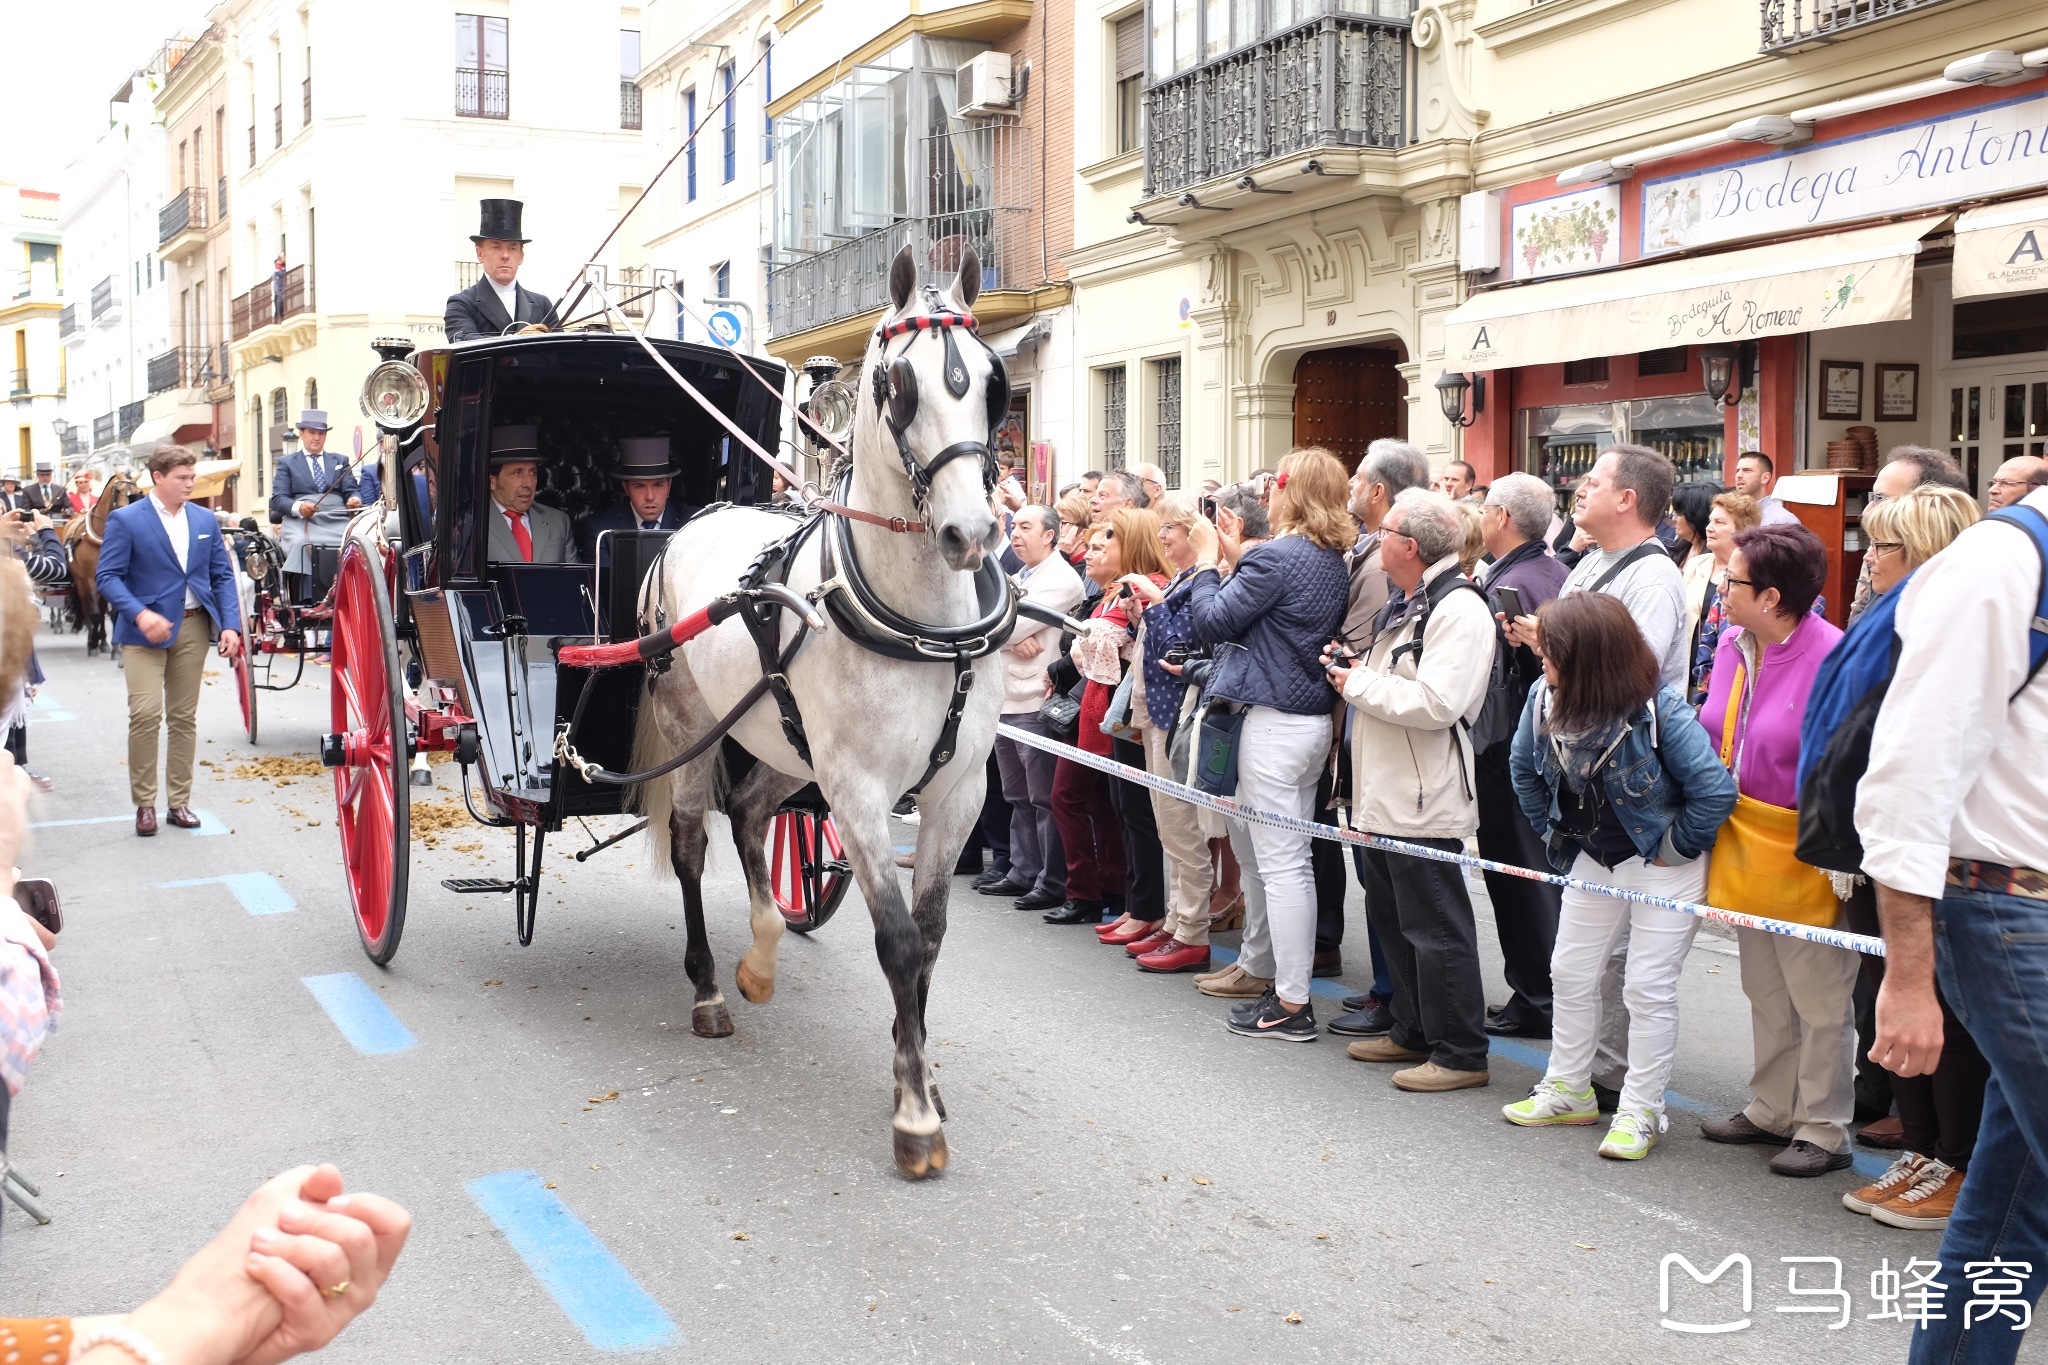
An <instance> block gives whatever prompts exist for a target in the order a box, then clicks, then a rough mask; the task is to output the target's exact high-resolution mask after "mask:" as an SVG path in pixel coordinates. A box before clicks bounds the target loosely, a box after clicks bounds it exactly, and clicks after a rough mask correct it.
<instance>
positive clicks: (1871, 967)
mask: <svg viewBox="0 0 2048 1365" xmlns="http://www.w3.org/2000/svg"><path fill="white" fill-rule="evenodd" d="M1842 908H1843V912H1844V917H1845V919H1846V920H1847V923H1848V928H1849V932H1850V933H1852V934H1866V935H1868V936H1870V937H1871V938H1877V937H1880V936H1881V934H1882V933H1883V930H1882V929H1880V928H1879V926H1878V922H1877V892H1876V890H1875V889H1874V888H1872V886H1871V885H1870V883H1869V882H1868V881H1863V882H1859V883H1857V885H1856V889H1855V890H1854V891H1852V892H1851V893H1850V894H1849V899H1848V900H1847V901H1845V902H1843V906H1842ZM1883 984H1884V959H1883V958H1881V957H1872V956H1870V955H1869V954H1867V953H1866V954H1865V955H1864V957H1863V967H1862V970H1860V971H1858V972H1857V973H1856V992H1855V995H1854V996H1853V997H1852V998H1853V1000H1854V1002H1855V1006H1856V1115H1857V1119H1858V1121H1859V1122H1864V1123H1869V1122H1874V1121H1875V1120H1877V1119H1881V1118H1883V1117H1884V1116H1885V1115H1887V1114H1889V1113H1891V1112H1892V1098H1893V1089H1892V1073H1891V1072H1889V1071H1886V1070H1885V1069H1884V1068H1883V1067H1881V1066H1879V1065H1878V1064H1877V1063H1876V1062H1873V1061H1871V1060H1870V1049H1871V1048H1872V1047H1874V1046H1876V1044H1877V988H1878V987H1879V986H1881V985H1883ZM1943 1008H1944V1009H1946V1008H1947V1006H1943ZM1979 1098H1980V1099H1981V1094H1980V1096H1979Z"/></svg>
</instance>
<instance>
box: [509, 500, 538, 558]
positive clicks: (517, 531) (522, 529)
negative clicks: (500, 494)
mask: <svg viewBox="0 0 2048 1365" xmlns="http://www.w3.org/2000/svg"><path fill="white" fill-rule="evenodd" d="M505 515H506V516H508V517H510V518H512V543H513V544H515V545H517V546H518V547H519V557H520V558H521V559H523V560H525V561H526V562H527V563H529V564H531V563H533V534H532V533H531V532H530V531H528V530H527V529H526V517H525V515H524V514H523V513H519V512H507V513H506V514H505Z"/></svg>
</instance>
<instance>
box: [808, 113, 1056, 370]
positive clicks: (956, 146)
mask: <svg viewBox="0 0 2048 1365" xmlns="http://www.w3.org/2000/svg"><path fill="white" fill-rule="evenodd" d="M920 164H921V165H922V166H923V167H924V176H923V183H922V185H921V186H920V187H919V190H918V193H917V195H916V196H915V197H916V198H917V199H918V200H919V201H920V202H921V203H922V205H923V207H924V208H925V209H926V212H925V213H924V215H923V216H920V217H916V218H903V219H899V220H897V221H896V222H895V223H893V224H891V225H890V226H889V227H886V228H882V229H879V230H878V231H875V232H870V233H867V234H865V235H864V236H860V237H856V238H854V239H852V240H851V241H848V242H844V243H842V244H840V245H838V246H835V247H832V248H830V249H829V250H825V251H820V252H816V253H813V254H810V255H799V256H795V257H793V258H790V259H785V260H783V261H782V262H780V263H778V264H776V265H775V266H773V267H772V268H771V270H770V271H769V275H768V321H769V326H770V327H771V328H773V330H774V332H775V334H776V335H777V336H786V335H788V334H789V333H791V332H802V331H806V330H808V329H810V328H812V327H822V326H824V325H825V324H826V323H830V322H837V321H839V320H841V319H844V318H850V317H855V316H857V315H859V314H861V313H865V312H867V311H869V310H870V309H874V308H880V307H881V306H882V305H883V304H884V303H886V302H887V300H888V289H889V262H890V260H891V258H893V257H894V256H895V255H896V253H897V252H898V251H900V250H902V248H903V247H904V246H905V245H906V244H908V245H910V246H911V248H912V250H913V252H914V254H915V255H916V256H917V258H918V262H919V264H920V266H921V267H922V268H923V269H924V270H926V271H928V272H930V273H931V274H932V275H934V276H945V275H950V274H951V273H952V272H955V271H957V270H958V269H959V268H960V261H961V258H962V257H963V256H964V255H965V254H966V249H967V248H968V247H969V246H970V245H971V246H972V247H973V248H974V250H975V254H976V255H978V256H979V257H980V258H981V288H982V291H983V292H984V293H986V292H987V291H989V290H995V289H1028V288H1030V287H1032V284H1033V283H1034V282H1035V281H1037V280H1038V278H1039V275H1040V267H1039V264H1038V261H1039V258H1038V254H1037V247H1036V246H1035V245H1033V243H1034V242H1035V241H1036V240H1037V239H1036V238H1035V237H1032V236H1031V235H1030V234H1029V233H1028V232H1027V231H1026V230H1025V227H1026V225H1025V219H1026V218H1027V216H1028V215H1029V212H1030V205H1031V202H1032V196H1031V179H1030V177H1031V167H1032V166H1033V165H1034V164H1035V163H1034V162H1033V161H1032V158H1031V146H1030V139H1029V130H1027V129H1025V128H1022V127H1019V126H1016V125H1012V124H988V125H983V126H981V127H977V128H973V129H970V130H968V131H966V132H964V133H960V134H956V135H952V136H948V137H937V138H925V139H923V143H922V154H921V160H920Z"/></svg>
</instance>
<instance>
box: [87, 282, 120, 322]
mask: <svg viewBox="0 0 2048 1365" xmlns="http://www.w3.org/2000/svg"><path fill="white" fill-rule="evenodd" d="M115 303H116V299H115V298H114V277H113V276H112V275H109V276H107V277H106V278H105V279H103V280H101V281H100V282H99V283H98V284H96V285H94V286H93V287H92V320H93V321H94V322H98V321H99V320H100V319H101V318H103V317H105V316H106V315H107V312H108V310H109V309H111V308H113V306H114V304H115Z"/></svg>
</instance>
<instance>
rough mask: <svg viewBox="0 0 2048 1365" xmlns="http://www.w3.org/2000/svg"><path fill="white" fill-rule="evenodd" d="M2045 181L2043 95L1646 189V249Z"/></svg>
mask: <svg viewBox="0 0 2048 1365" xmlns="http://www.w3.org/2000/svg"><path fill="white" fill-rule="evenodd" d="M2043 183H2048V94H2036V95H2029V96H2026V97H2023V98H2020V99H2014V100H2007V101H2005V102H2003V103H2000V104H1991V105H1984V106H1981V107H1979V108H1976V109H1968V110H1964V111H1963V112H1961V113H1957V114H1951V115H1947V116H1944V117H1941V118H1933V119H1924V120H1922V121H1920V122H1918V123H1909V124H1904V125H1901V126H1899V127H1894V128H1886V129H1882V130H1880V131H1877V132H1873V133H1867V134H1863V135H1861V136H1858V137H1848V138H1839V139H1835V140H1832V141H1828V142H1820V143H1814V144H1811V145H1809V146H1805V147H1795V148H1788V149H1786V150H1784V151H1781V152H1776V153H1773V154H1772V155H1769V156H1762V157H1758V158H1756V159H1755V160H1752V161H1743V162H1738V163H1736V164H1734V165H1729V166H1714V167H1710V168H1708V169H1706V170H1703V171H1697V172H1694V173H1692V174H1689V175H1679V176H1670V177H1667V178H1665V179H1661V180H1649V181H1646V182H1645V183H1644V185H1643V189H1642V194H1643V252H1642V254H1643V255H1645V256H1655V255H1658V254H1660V253H1662V252H1667V251H1679V250H1683V249H1685V248H1687V247H1696V246H1704V245H1707V244H1709V243H1713V242H1727V241H1735V240H1737V239H1740V238H1744V237H1757V236H1764V235H1773V234H1777V233H1786V232H1798V231H1801V230H1803V229H1806V228H1810V227H1813V226H1815V225H1816V224H1821V223H1841V222H1848V221H1851V220H1854V219H1859V218H1871V217H1875V216H1877V215H1879V214H1886V213H1898V212H1902V211H1909V210H1912V209H1918V208H1925V207H1929V206H1932V205H1936V204H1952V203H1956V202H1957V201H1959V200H1964V199H1974V198H1980V197H1982V196H1985V195H1992V194H2005V193H2009V192H2011V191H2013V190H2019V189H2026V188H2029V187H2031V186H2036V185H2040V184H2043Z"/></svg>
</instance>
